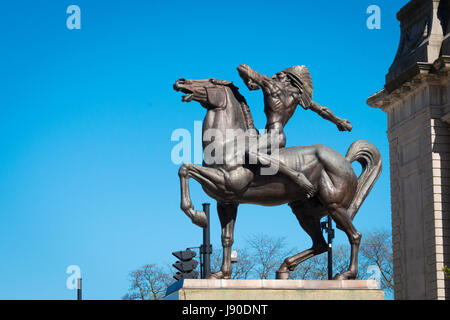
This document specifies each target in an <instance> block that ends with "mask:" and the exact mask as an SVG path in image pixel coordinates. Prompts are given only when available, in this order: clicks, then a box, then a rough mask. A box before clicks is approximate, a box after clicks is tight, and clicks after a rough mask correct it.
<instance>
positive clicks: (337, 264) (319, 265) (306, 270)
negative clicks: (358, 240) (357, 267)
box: [289, 244, 350, 280]
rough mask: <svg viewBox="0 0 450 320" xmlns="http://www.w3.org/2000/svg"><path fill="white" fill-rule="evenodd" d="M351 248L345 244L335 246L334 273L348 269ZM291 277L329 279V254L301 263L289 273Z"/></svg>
mask: <svg viewBox="0 0 450 320" xmlns="http://www.w3.org/2000/svg"><path fill="white" fill-rule="evenodd" d="M349 259H350V257H349V248H348V246H346V245H343V244H336V245H334V246H333V273H334V274H336V273H341V272H344V271H345V270H347V268H348V263H349ZM289 277H290V279H303V280H306V279H309V280H327V279H328V254H327V253H326V252H325V253H322V254H320V255H317V256H315V257H313V258H311V259H308V260H306V261H303V262H302V263H300V264H299V265H298V266H297V268H295V270H294V271H292V272H291V274H290V275H289Z"/></svg>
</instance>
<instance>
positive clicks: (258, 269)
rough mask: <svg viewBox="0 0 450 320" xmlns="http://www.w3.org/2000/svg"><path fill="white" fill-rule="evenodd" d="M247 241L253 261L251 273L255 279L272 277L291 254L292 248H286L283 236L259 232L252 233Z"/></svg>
mask: <svg viewBox="0 0 450 320" xmlns="http://www.w3.org/2000/svg"><path fill="white" fill-rule="evenodd" d="M247 243H248V245H249V247H250V254H251V256H252V258H251V259H252V260H253V261H254V263H255V265H254V267H253V271H252V274H253V276H254V277H256V278H257V279H273V278H274V276H275V272H276V270H278V268H279V267H280V265H281V263H283V261H284V259H285V258H286V257H287V256H289V255H290V254H292V250H286V243H285V238H283V237H280V238H272V237H270V236H268V235H266V234H263V233H260V234H255V235H253V236H252V237H251V238H250V239H248V240H247Z"/></svg>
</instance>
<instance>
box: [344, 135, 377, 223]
mask: <svg viewBox="0 0 450 320" xmlns="http://www.w3.org/2000/svg"><path fill="white" fill-rule="evenodd" d="M345 159H347V160H348V161H349V162H354V161H358V162H359V163H360V164H361V166H362V172H361V175H360V176H359V177H358V186H357V188H356V193H355V196H354V198H353V200H352V202H351V204H350V206H349V208H348V211H347V214H348V215H349V216H350V217H351V219H352V220H353V218H354V217H355V215H356V213H357V212H358V210H359V208H360V207H361V205H362V203H363V202H364V200H365V199H366V197H367V195H368V194H369V192H370V190H371V189H372V187H373V185H374V184H375V182H376V181H377V179H378V177H379V176H380V174H381V168H382V163H381V154H380V151H379V150H378V149H377V148H376V147H375V146H374V145H373V144H371V143H370V142H368V141H365V140H357V141H355V142H353V143H352V145H351V146H350V148H348V151H347V154H346V156H345Z"/></svg>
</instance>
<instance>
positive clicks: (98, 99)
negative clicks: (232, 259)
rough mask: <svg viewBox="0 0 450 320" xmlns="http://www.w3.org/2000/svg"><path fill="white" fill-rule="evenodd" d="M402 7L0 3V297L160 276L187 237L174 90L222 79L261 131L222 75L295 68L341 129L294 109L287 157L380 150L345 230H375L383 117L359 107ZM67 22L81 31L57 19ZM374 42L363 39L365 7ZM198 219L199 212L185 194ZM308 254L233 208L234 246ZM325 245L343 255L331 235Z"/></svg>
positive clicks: (384, 198)
mask: <svg viewBox="0 0 450 320" xmlns="http://www.w3.org/2000/svg"><path fill="white" fill-rule="evenodd" d="M406 2H407V1H405V0H403V1H392V0H383V1H381V0H370V1H365V0H353V1H329V0H316V1H299V0H295V1H294V0H291V1H284V0H279V1H261V0H259V1H245V2H242V1H226V2H223V1H221V2H218V1H217V2H215V1H198V0H196V1H169V2H168V1H137V0H128V1H99V0H95V1H94V0H89V1H82V0H74V1H50V0H47V1H23V0H15V1H2V2H1V3H0V30H1V31H0V48H1V50H0V254H1V260H0V261H1V262H0V275H1V281H0V299H72V298H74V297H75V295H76V293H75V291H71V290H68V289H67V288H66V279H67V277H68V274H66V273H65V272H66V268H67V267H68V266H69V265H79V266H80V267H81V271H82V276H83V278H84V297H85V298H86V299H120V298H121V296H122V295H123V294H125V293H126V291H127V288H128V285H129V283H128V279H127V277H128V272H129V271H131V270H133V269H136V268H138V267H140V266H141V265H143V264H146V263H160V264H171V263H173V262H174V257H172V256H171V254H170V253H171V252H172V251H176V250H181V249H184V248H186V247H190V246H196V245H198V244H200V242H201V229H199V228H198V227H196V226H194V225H192V224H191V223H190V220H189V219H188V218H187V217H185V215H184V214H183V213H182V212H181V210H180V209H179V200H180V196H179V182H178V175H177V172H178V166H177V165H174V164H173V163H172V162H171V159H170V152H171V149H172V147H173V146H174V145H175V143H174V142H171V141H170V136H171V133H172V131H173V130H175V129H177V128H186V129H188V130H193V127H194V121H199V120H202V119H203V117H204V114H205V111H204V109H202V108H201V107H200V105H198V104H197V103H190V104H185V103H183V104H182V103H181V100H180V94H178V93H176V92H174V91H173V90H172V84H173V82H174V81H175V80H176V79H178V78H180V77H186V78H207V77H216V78H220V79H226V80H232V81H234V82H235V84H236V85H238V86H239V87H240V88H241V92H242V93H243V94H244V95H245V96H246V97H247V100H248V102H249V105H250V107H251V110H252V113H253V116H254V119H255V123H256V126H257V127H258V128H263V127H264V125H265V116H264V114H263V111H262V109H263V100H262V95H261V93H260V92H249V91H248V90H247V89H246V88H245V86H244V85H243V83H242V82H241V80H240V78H239V76H238V74H237V72H236V67H237V66H238V65H239V64H240V63H246V64H249V65H250V66H252V67H254V68H255V69H256V70H258V71H260V72H262V73H265V74H273V73H275V72H277V71H280V70H281V69H284V68H286V67H288V66H292V65H296V64H305V65H307V66H308V68H309V69H310V71H311V74H312V77H313V81H314V87H315V92H314V99H315V100H316V101H317V102H319V103H321V104H323V105H327V106H329V107H330V108H331V109H332V110H333V111H334V112H335V113H336V114H337V115H339V116H341V117H344V118H347V119H349V120H350V121H351V122H352V124H353V126H354V130H353V131H352V132H351V133H342V132H339V131H338V130H337V129H336V127H335V126H334V125H333V124H331V123H328V122H326V121H325V120H323V119H321V118H320V117H319V116H317V115H316V114H314V113H313V112H311V111H304V110H302V109H299V110H298V112H297V114H296V115H295V116H294V117H293V118H292V119H291V120H290V122H289V124H288V125H287V128H286V133H287V137H288V142H287V143H288V145H289V146H293V145H305V144H314V143H322V144H326V145H328V146H331V147H333V148H335V149H337V150H338V151H339V152H341V153H343V154H345V152H346V150H347V148H348V147H349V145H350V144H351V143H352V142H353V141H354V140H357V139H366V140H369V141H371V142H372V143H374V144H375V145H376V146H377V147H378V148H379V149H380V151H381V152H382V155H383V160H384V171H383V173H382V175H381V177H380V179H379V180H378V182H377V184H376V185H375V187H374V189H373V191H372V193H371V195H370V196H369V197H368V198H367V200H366V202H365V203H364V205H363V207H362V208H361V210H360V212H359V214H358V215H357V217H356V218H355V224H356V226H357V228H358V229H359V230H361V231H362V232H364V231H368V230H371V229H373V228H390V186H389V165H388V163H389V154H388V150H389V149H388V142H387V136H386V115H385V114H384V113H383V112H382V111H380V110H376V109H372V108H370V107H368V106H367V105H366V103H365V101H366V99H367V97H369V96H370V95H371V94H373V93H375V92H376V91H378V90H380V89H381V88H382V87H383V85H384V76H385V74H386V72H387V70H388V67H389V66H390V65H391V63H392V61H393V59H394V56H395V53H396V49H397V45H398V41H399V33H400V30H399V22H398V21H397V20H396V18H395V14H396V12H397V11H398V10H399V9H400V8H401V7H402V6H403V5H404V4H405V3H406ZM71 4H77V5H78V6H80V8H81V20H82V22H81V26H82V28H81V30H68V29H67V28H66V19H67V17H68V14H66V8H67V7H68V6H69V5H71ZM372 4H376V5H378V6H380V8H381V19H382V20H381V30H369V29H368V28H367V27H366V20H367V18H368V16H369V15H368V14H366V9H367V7H368V6H369V5H372ZM191 189H192V190H191V195H192V199H193V201H194V204H195V205H196V207H197V208H200V206H201V204H202V203H203V202H212V203H213V209H214V210H213V211H212V218H211V225H212V241H213V243H214V245H215V248H216V249H219V247H218V245H220V225H219V221H218V219H217V216H216V213H215V203H214V202H213V200H212V199H210V198H208V197H207V196H206V195H205V194H204V193H203V192H202V190H201V188H200V186H199V185H198V184H197V183H196V182H195V181H192V183H191ZM260 232H264V233H266V234H268V235H270V236H274V237H278V236H285V237H286V241H287V242H288V243H289V245H291V246H296V247H298V248H299V249H305V248H308V247H309V246H310V240H309V238H308V237H307V235H306V234H305V232H304V231H303V230H301V228H300V227H299V225H298V223H297V221H296V219H295V217H294V215H293V214H292V213H291V211H290V209H289V207H288V206H282V207H276V208H264V207H259V206H249V205H242V206H241V207H240V209H239V212H238V220H237V224H236V233H235V235H236V240H235V246H236V247H239V246H242V245H244V244H245V240H246V239H247V238H248V237H249V236H250V235H251V234H254V233H260ZM337 242H344V243H345V242H346V238H345V236H344V234H343V233H342V232H341V231H338V232H337Z"/></svg>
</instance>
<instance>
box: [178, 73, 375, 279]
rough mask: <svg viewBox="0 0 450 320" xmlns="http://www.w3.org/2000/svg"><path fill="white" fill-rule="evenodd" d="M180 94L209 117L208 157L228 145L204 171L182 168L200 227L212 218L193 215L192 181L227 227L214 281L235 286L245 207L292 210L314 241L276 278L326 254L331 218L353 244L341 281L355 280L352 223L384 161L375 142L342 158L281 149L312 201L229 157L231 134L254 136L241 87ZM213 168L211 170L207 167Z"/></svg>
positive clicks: (199, 84) (185, 195) (202, 85)
mask: <svg viewBox="0 0 450 320" xmlns="http://www.w3.org/2000/svg"><path fill="white" fill-rule="evenodd" d="M174 90H176V91H181V92H183V93H185V95H184V96H183V97H182V101H184V102H190V101H197V102H199V103H200V104H201V105H202V106H203V107H204V108H206V110H207V113H206V116H205V119H204V122H203V150H205V149H206V148H208V146H210V144H211V143H213V142H214V143H215V146H223V147H224V150H223V152H224V154H223V157H222V158H220V160H221V161H212V162H211V161H204V164H203V166H198V165H194V164H188V163H186V164H183V165H182V166H181V167H180V169H179V173H178V174H179V177H180V184H181V209H182V210H183V211H184V212H185V214H186V215H187V216H188V217H189V218H191V220H192V222H193V223H195V224H196V225H198V226H200V227H203V228H204V227H206V224H207V222H206V215H205V213H204V212H202V211H196V210H194V207H193V205H192V202H191V199H190V194H189V178H194V179H195V180H196V181H198V182H199V183H200V184H201V186H202V188H203V190H204V191H205V192H206V193H207V194H208V195H209V196H210V197H212V198H214V199H216V200H217V211H218V215H219V219H220V223H221V227H222V247H223V262H222V267H221V270H220V271H219V272H217V273H214V274H212V275H211V278H216V279H229V278H230V276H231V272H232V267H231V247H232V245H233V233H234V224H235V221H236V213H237V208H238V205H239V204H241V203H251V204H258V205H263V206H278V205H282V204H286V203H287V204H289V205H290V207H291V208H292V211H293V213H294V214H295V216H296V217H297V219H298V221H299V223H300V225H301V227H302V228H303V229H304V230H305V231H306V232H307V233H308V234H309V236H310V237H311V239H312V241H313V245H312V247H311V248H310V249H308V250H305V251H303V252H300V253H298V254H296V255H294V256H292V257H288V258H286V259H285V260H284V262H283V263H282V265H281V266H280V268H279V270H278V271H277V272H276V277H277V279H287V278H288V277H289V271H292V270H294V269H295V267H296V266H297V265H298V264H299V263H301V262H303V261H305V260H307V259H309V258H311V257H313V256H315V255H317V254H320V253H323V252H325V251H326V250H327V243H326V242H325V239H324V238H323V235H322V232H321V229H320V219H321V218H322V217H324V216H326V215H331V217H332V219H333V220H334V221H335V223H336V225H337V227H338V228H339V229H341V230H343V231H344V232H345V233H346V235H347V237H348V239H349V242H350V245H351V257H350V265H349V268H348V270H347V271H345V272H343V273H341V274H337V275H336V276H335V279H355V278H356V276H357V268H358V251H359V244H360V241H361V233H359V232H358V231H357V230H356V229H355V227H354V226H353V223H352V220H353V218H354V216H355V215H356V213H357V211H358V209H359V208H360V206H361V204H362V202H363V201H364V199H365V198H366V197H367V195H368V194H369V192H370V190H371V188H372V186H373V185H374V183H375V182H376V180H377V179H378V177H379V175H380V173H381V155H380V152H379V151H378V149H377V148H376V147H375V146H374V145H372V144H371V143H370V142H367V141H363V140H358V141H355V142H354V143H353V144H352V145H351V146H350V148H349V149H348V151H347V155H346V156H345V157H343V156H342V155H341V154H339V153H338V152H337V151H335V150H333V149H331V148H329V147H326V146H324V145H310V146H302V147H292V148H283V149H280V150H279V159H280V162H282V163H284V164H286V165H287V166H289V167H290V168H292V169H294V170H296V171H298V172H301V173H303V174H304V175H305V176H306V177H307V178H308V179H309V181H311V182H312V184H313V185H314V187H315V188H316V190H317V191H316V193H315V195H314V196H313V197H312V198H308V197H307V196H306V195H305V192H304V191H303V190H301V188H300V187H299V185H297V184H296V183H294V182H293V181H292V180H291V179H289V178H287V177H286V176H284V175H283V174H282V173H279V172H278V173H277V174H274V175H262V174H261V173H260V170H261V164H256V165H255V164H253V165H252V164H246V163H241V162H239V161H236V160H237V158H239V157H241V156H242V155H238V153H236V152H234V153H232V154H230V153H228V154H227V150H228V149H227V148H225V146H226V145H227V144H229V143H230V141H229V140H227V138H225V137H226V134H225V132H226V130H229V129H234V130H242V131H244V132H250V135H255V134H256V133H255V132H256V130H255V127H254V125H253V120H252V118H251V114H250V110H249V107H248V105H247V103H246V101H245V98H244V97H243V96H242V95H241V94H240V93H239V91H238V88H237V87H236V86H234V85H233V84H232V83H231V82H229V81H223V80H218V79H214V78H211V79H202V80H187V79H179V80H177V81H176V82H175V84H174ZM210 129H214V130H216V132H219V133H223V135H221V134H218V135H216V137H215V139H214V140H213V139H209V140H211V141H209V140H208V139H205V136H206V135H207V132H208V130H210ZM354 161H358V162H359V163H360V164H361V165H362V172H361V174H360V176H359V177H357V176H356V174H355V172H354V170H353V168H352V165H351V163H352V162H354ZM206 162H209V163H206Z"/></svg>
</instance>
